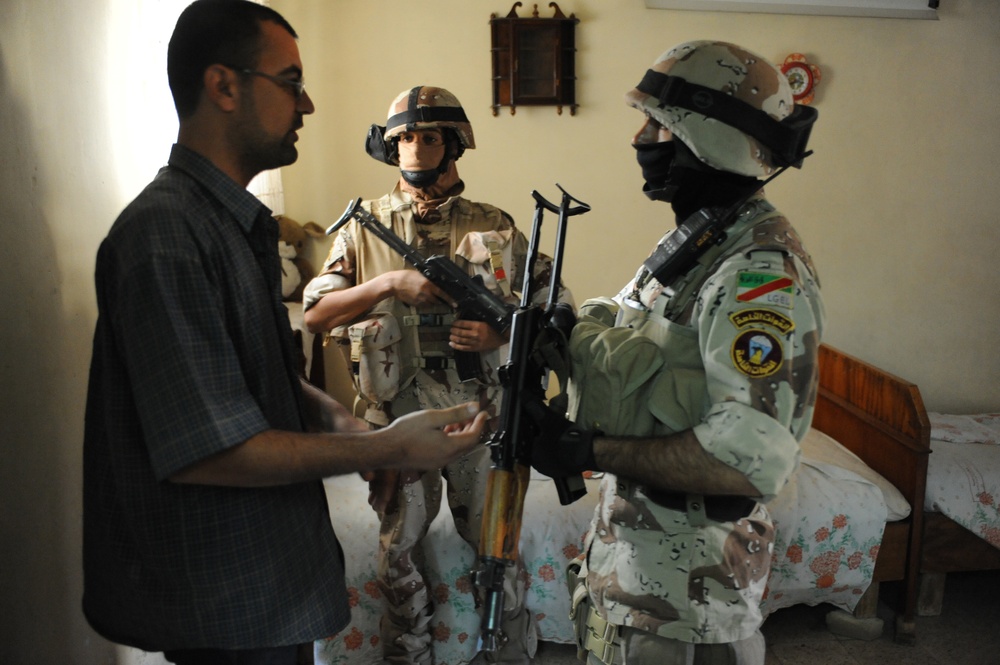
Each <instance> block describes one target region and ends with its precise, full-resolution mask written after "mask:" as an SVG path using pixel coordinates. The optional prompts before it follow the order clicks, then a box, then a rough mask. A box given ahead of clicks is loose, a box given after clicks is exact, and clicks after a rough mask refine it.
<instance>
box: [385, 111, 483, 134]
mask: <svg viewBox="0 0 1000 665" xmlns="http://www.w3.org/2000/svg"><path fill="white" fill-rule="evenodd" d="M418 122H469V119H468V118H467V117H466V116H465V111H463V110H462V108H461V107H460V106H418V107H416V108H413V109H408V110H406V111H401V112H399V113H397V114H395V115H394V116H391V117H390V118H389V119H388V120H387V121H386V123H385V126H386V127H399V126H400V125H405V126H406V128H407V129H409V130H413V129H418V127H417V126H416V123H418Z"/></svg>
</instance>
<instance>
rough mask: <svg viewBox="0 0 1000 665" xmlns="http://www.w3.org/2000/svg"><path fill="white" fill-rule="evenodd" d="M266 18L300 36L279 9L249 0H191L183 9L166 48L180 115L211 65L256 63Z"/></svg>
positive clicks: (190, 109) (192, 103)
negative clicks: (263, 23) (277, 10)
mask: <svg viewBox="0 0 1000 665" xmlns="http://www.w3.org/2000/svg"><path fill="white" fill-rule="evenodd" d="M264 21H271V22H272V23H277V24H278V25H280V26H281V27H282V28H284V29H285V30H287V31H288V32H289V34H291V35H292V37H295V38H298V35H297V34H295V30H293V29H292V26H291V25H289V23H288V21H286V20H285V19H284V17H283V16H282V15H281V14H279V13H278V12H276V11H274V10H273V9H271V8H270V7H265V6H264V5H259V4H257V3H255V2H250V0H195V2H192V3H191V4H190V5H188V7H187V8H186V9H185V10H184V11H183V12H182V13H181V15H180V18H178V19H177V25H176V26H175V27H174V33H173V35H172V36H171V37H170V44H169V46H168V47H167V78H168V80H169V82H170V91H171V92H172V93H173V96H174V106H175V107H176V108H177V115H178V116H179V117H180V118H182V119H183V118H186V117H188V116H190V115H191V114H192V113H194V112H195V109H196V108H197V107H198V100H199V98H200V97H201V91H202V85H203V83H202V81H203V76H204V74H205V70H206V69H208V67H210V66H211V65H214V64H223V65H226V66H228V67H233V68H237V69H255V68H256V65H257V58H258V56H259V54H260V48H261V44H260V36H261V32H262V31H261V23H262V22H264Z"/></svg>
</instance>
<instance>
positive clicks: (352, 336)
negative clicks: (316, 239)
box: [330, 196, 516, 424]
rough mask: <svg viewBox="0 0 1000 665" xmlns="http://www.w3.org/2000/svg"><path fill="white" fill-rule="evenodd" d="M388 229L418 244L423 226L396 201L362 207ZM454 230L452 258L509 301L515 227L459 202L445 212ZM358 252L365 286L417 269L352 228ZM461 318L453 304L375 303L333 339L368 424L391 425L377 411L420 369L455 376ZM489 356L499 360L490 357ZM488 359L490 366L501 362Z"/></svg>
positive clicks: (489, 210)
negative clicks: (454, 334)
mask: <svg viewBox="0 0 1000 665" xmlns="http://www.w3.org/2000/svg"><path fill="white" fill-rule="evenodd" d="M362 205H363V206H365V207H366V208H367V209H368V210H369V211H370V212H371V213H372V215H374V216H375V217H376V218H377V219H378V220H379V221H380V222H381V223H382V224H385V225H386V226H389V228H391V229H392V231H393V232H394V233H395V234H396V235H398V236H399V237H400V238H402V239H403V240H404V241H406V242H407V243H408V244H409V245H410V246H416V241H417V232H418V224H417V223H416V221H415V220H414V215H413V209H412V207H411V206H401V207H400V206H397V207H396V209H395V210H393V203H392V198H391V196H384V197H382V198H381V199H379V200H377V201H364V202H362ZM439 210H440V212H441V215H442V219H443V220H444V221H446V222H447V223H448V225H449V228H450V239H449V243H448V247H449V248H450V256H449V258H450V259H451V260H453V261H455V263H456V264H457V265H459V266H461V267H463V268H465V269H466V270H467V271H468V273H469V275H471V276H476V275H479V276H481V277H482V279H483V283H484V284H485V285H486V286H487V288H489V289H490V290H491V291H493V292H494V293H496V294H497V295H499V296H500V297H502V298H509V297H510V296H511V287H510V280H511V278H512V277H513V276H514V274H515V269H516V266H515V265H514V257H513V243H512V242H511V240H512V238H513V236H514V234H515V229H514V227H513V225H512V224H511V222H510V220H509V219H508V218H506V217H505V216H504V213H503V212H502V211H501V210H500V209H499V208H495V207H493V206H490V205H487V204H482V203H474V202H472V201H468V200H466V199H464V198H461V197H455V198H452V199H451V200H449V201H447V202H446V203H445V204H444V205H442V206H441V207H440V208H439ZM350 225H351V229H350V233H351V235H352V237H353V239H354V243H355V249H356V264H355V270H356V283H357V284H362V283H364V282H367V281H369V280H371V279H373V278H374V277H376V276H378V275H381V274H383V273H385V272H389V271H394V270H402V269H413V266H412V265H410V264H409V263H408V262H406V260H405V259H403V257H401V256H400V255H399V254H397V253H396V252H395V251H393V250H392V248H390V247H389V246H388V245H387V244H385V243H384V242H382V241H381V240H380V239H379V238H378V237H376V236H375V235H373V234H369V233H367V232H365V231H364V229H363V227H361V225H360V224H358V223H357V222H356V221H353V220H352V221H351V222H350ZM455 318H456V317H455V313H454V312H453V311H452V310H451V308H449V307H448V306H447V305H444V304H441V305H432V306H426V307H419V308H417V307H412V306H409V305H406V304H404V303H402V302H400V301H399V300H397V299H396V298H394V297H390V298H386V299H385V300H382V301H381V302H379V303H378V304H376V305H375V306H374V307H373V308H372V310H371V311H370V312H369V313H368V315H366V318H365V319H364V320H362V321H358V322H355V323H352V324H348V325H344V326H340V327H338V328H334V329H333V330H332V331H331V332H330V335H331V336H332V337H335V338H340V339H341V340H342V342H341V343H342V344H343V343H344V342H347V343H349V349H350V357H349V358H348V360H349V361H350V366H352V367H353V369H354V374H355V386H356V388H357V389H358V393H359V395H360V396H361V397H362V399H363V400H365V401H366V402H367V403H368V407H369V408H368V415H366V418H368V419H369V420H371V421H372V422H376V423H377V424H386V423H385V422H382V421H383V420H384V419H383V418H380V417H378V415H377V413H378V412H381V411H382V406H383V405H384V403H386V402H389V401H391V400H392V399H393V398H394V397H395V396H396V395H397V394H398V393H399V391H400V390H402V389H403V388H405V387H406V386H408V385H409V384H410V383H412V382H413V380H414V378H415V377H416V375H417V373H418V372H419V371H421V370H422V369H427V370H450V371H451V372H452V373H453V374H454V361H453V357H454V351H453V349H452V348H451V347H450V346H449V345H448V334H449V329H450V326H451V323H452V322H453V321H454V320H455ZM489 355H497V357H499V356H498V354H497V352H496V351H494V352H491V353H490V354H489ZM492 360H493V362H491V359H486V361H487V362H489V363H490V364H491V365H494V366H495V365H497V364H499V363H498V362H496V360H497V359H492Z"/></svg>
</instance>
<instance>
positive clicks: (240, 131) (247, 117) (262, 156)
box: [234, 109, 302, 174]
mask: <svg viewBox="0 0 1000 665" xmlns="http://www.w3.org/2000/svg"><path fill="white" fill-rule="evenodd" d="M301 127H302V123H301V122H300V123H299V125H298V127H294V128H292V129H290V130H289V131H287V132H285V133H284V134H283V135H281V136H275V135H273V134H270V133H268V132H266V131H265V130H264V128H263V127H262V126H261V124H260V120H259V118H258V117H257V113H256V110H255V109H249V110H248V112H247V113H244V114H243V121H242V122H239V123H237V124H236V125H235V129H234V131H235V132H236V134H237V135H236V139H237V142H236V145H239V146H241V152H240V164H241V165H242V166H243V168H245V169H247V172H249V173H252V174H257V173H260V172H261V171H268V170H271V169H276V168H280V167H282V166H288V165H289V164H294V163H295V161H296V160H297V159H298V158H299V150H298V148H296V147H295V141H294V140H293V138H292V133H293V132H294V131H296V130H298V129H301Z"/></svg>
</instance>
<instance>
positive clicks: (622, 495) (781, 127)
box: [532, 41, 824, 665]
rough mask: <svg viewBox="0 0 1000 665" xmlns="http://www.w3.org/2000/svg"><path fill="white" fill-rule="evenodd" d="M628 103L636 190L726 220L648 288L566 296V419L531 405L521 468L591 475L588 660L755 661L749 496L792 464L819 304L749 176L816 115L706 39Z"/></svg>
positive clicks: (789, 231) (763, 550) (747, 60)
mask: <svg viewBox="0 0 1000 665" xmlns="http://www.w3.org/2000/svg"><path fill="white" fill-rule="evenodd" d="M719 93H721V94H719ZM627 101H628V103H629V104H630V105H631V106H633V107H635V108H637V109H639V110H640V111H643V112H644V113H645V114H646V122H645V124H644V125H643V126H642V128H641V129H640V131H639V133H638V134H637V135H636V137H635V139H634V140H633V143H634V145H635V148H636V149H637V151H638V160H639V163H640V165H641V166H642V170H643V176H644V179H645V180H646V185H645V186H644V191H645V192H646V194H647V195H648V196H649V197H650V198H652V199H654V200H665V201H670V202H671V204H672V207H673V209H674V212H675V213H676V217H677V223H678V225H681V224H682V222H684V221H685V220H687V219H688V218H689V216H690V215H692V213H695V212H697V211H699V210H703V209H706V208H708V209H731V213H732V214H731V216H730V217H729V218H727V224H726V225H725V235H724V236H723V238H724V239H723V240H722V241H721V243H720V244H715V243H713V242H709V243H706V247H707V249H706V250H704V251H702V252H701V253H700V254H699V255H698V258H697V261H692V262H691V263H690V264H689V265H688V266H686V267H685V268H683V269H682V270H680V271H674V273H673V274H670V275H666V274H665V273H659V276H660V277H661V278H662V279H663V282H661V281H659V280H658V279H656V278H654V277H653V276H652V274H651V270H650V268H649V267H647V265H646V264H644V265H643V267H642V268H640V269H639V271H638V273H637V274H636V276H635V277H634V278H633V279H632V281H631V282H629V284H628V285H627V286H625V288H624V289H622V291H621V292H620V293H619V294H618V295H617V296H616V297H615V298H613V299H610V298H599V299H594V300H589V301H587V302H586V303H584V304H583V305H582V306H581V308H580V317H579V321H578V323H577V325H576V326H575V327H574V329H573V332H572V336H571V341H570V353H571V355H572V378H571V383H570V399H571V407H570V414H569V415H570V419H571V420H575V423H573V424H571V423H570V421H568V420H565V419H562V418H560V417H559V416H557V415H556V414H554V413H553V412H551V411H544V412H543V411H542V410H540V409H537V408H535V409H532V411H533V413H535V416H536V418H537V420H538V425H539V427H540V430H541V432H542V434H541V436H539V439H538V441H537V442H536V445H535V453H536V456H535V458H534V459H533V464H534V465H535V466H536V468H538V469H539V470H540V471H542V472H544V473H548V474H549V475H560V474H563V473H565V472H566V471H575V470H578V469H585V468H588V467H589V468H598V469H601V470H604V471H605V472H606V475H605V477H604V480H603V481H602V485H601V496H600V500H599V505H598V506H597V509H596V510H595V514H594V518H593V521H592V524H591V529H590V532H589V534H588V538H587V542H586V547H585V551H586V555H585V557H582V560H581V562H580V563H581V566H582V567H581V570H580V574H579V582H580V584H579V586H578V587H577V593H576V594H574V608H573V612H574V617H575V618H576V620H577V625H578V628H579V629H580V634H581V645H582V647H583V648H584V649H585V650H586V651H587V652H588V659H589V661H590V663H591V664H592V665H597V664H599V663H601V662H604V663H621V662H624V663H626V664H630V663H636V664H646V663H650V664H651V663H655V664H656V665H663V664H668V665H673V664H674V663H677V664H683V663H711V664H713V665H714V664H717V663H718V664H722V663H725V664H737V663H738V664H740V665H744V664H746V665H749V664H754V665H761V664H762V663H763V662H764V640H763V636H762V635H761V634H760V631H759V626H760V624H761V622H762V617H761V614H760V611H759V607H758V606H759V603H760V601H761V598H762V595H763V593H764V587H765V584H766V582H767V575H768V569H769V563H770V557H771V548H772V545H773V540H774V527H773V525H772V523H771V520H770V517H769V515H768V512H767V510H766V508H765V506H764V505H763V502H765V501H766V500H767V499H768V498H770V497H772V496H773V495H775V494H776V493H777V492H778V491H779V490H780V489H781V488H782V486H783V485H784V483H785V482H786V481H787V479H788V477H789V475H790V474H791V473H792V472H793V471H794V469H795V467H796V465H797V464H798V459H799V447H798V442H799V441H800V440H801V439H802V437H803V436H804V435H805V433H806V431H807V430H808V428H809V424H810V421H811V418H812V413H813V405H814V402H815V398H816V386H817V347H818V346H819V343H820V336H821V332H822V328H823V320H824V315H823V306H822V302H821V299H820V293H819V282H818V279H817V276H816V271H815V269H814V267H813V264H812V261H811V259H810V257H809V255H808V254H807V253H806V251H805V249H804V247H803V245H802V242H801V241H800V239H799V236H798V235H797V234H796V232H795V230H794V229H793V228H792V227H791V225H790V224H789V223H788V221H787V220H786V219H785V218H784V217H783V216H782V215H781V214H780V213H779V212H777V211H776V210H775V209H774V207H773V206H772V205H771V204H770V203H768V202H767V201H766V200H765V199H764V196H763V193H762V191H758V190H759V188H760V187H761V182H760V181H759V180H758V178H761V177H765V176H768V175H770V174H772V173H774V172H775V170H776V167H777V166H783V165H787V164H796V163H798V162H800V161H801V159H802V157H803V153H804V150H805V142H806V140H807V138H808V133H809V129H810V128H811V125H812V122H813V121H814V120H815V112H814V111H812V110H811V109H803V108H802V107H796V106H795V105H794V104H793V99H792V94H791V91H790V89H789V87H788V83H787V81H786V80H785V78H784V76H783V75H782V74H781V72H780V71H778V70H777V69H776V68H775V67H774V66H772V65H770V64H768V63H767V62H766V61H764V60H763V59H762V58H760V57H759V56H757V55H755V54H753V53H751V52H749V51H747V50H745V49H743V48H740V47H738V46H735V45H732V44H726V43H720V42H706V41H700V42H688V43H684V44H681V45H679V46H677V47H675V48H673V49H671V50H670V51H667V52H666V53H665V54H663V55H662V56H661V57H660V58H659V59H658V60H657V61H656V62H655V63H654V64H653V66H652V68H651V69H650V70H649V71H648V72H647V74H646V76H645V77H644V78H643V80H642V82H641V83H640V84H639V86H638V87H637V88H636V89H634V90H632V91H631V92H629V93H628V95H627ZM719 106H723V107H725V108H722V109H719V108H718V107H719ZM761 111H762V112H763V113H761ZM786 118H787V119H788V120H786V121H785V122H781V121H782V120H784V119H786ZM734 125H735V126H734ZM768 132H770V133H768ZM751 133H752V134H753V135H751ZM755 136H758V137H759V136H763V137H765V138H764V139H760V138H755ZM676 232H677V231H676V230H675V231H671V232H670V233H668V234H667V235H666V236H664V238H663V240H661V242H660V245H659V247H661V248H662V247H669V245H668V244H664V243H667V242H668V241H669V238H670V235H671V234H672V233H676ZM653 256H656V255H655V254H654V255H653ZM552 441H556V442H557V443H556V444H555V445H553V444H552V443H551V442H552ZM546 442H548V445H547V443H546ZM581 442H582V445H581Z"/></svg>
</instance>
